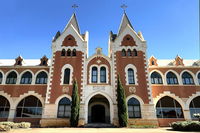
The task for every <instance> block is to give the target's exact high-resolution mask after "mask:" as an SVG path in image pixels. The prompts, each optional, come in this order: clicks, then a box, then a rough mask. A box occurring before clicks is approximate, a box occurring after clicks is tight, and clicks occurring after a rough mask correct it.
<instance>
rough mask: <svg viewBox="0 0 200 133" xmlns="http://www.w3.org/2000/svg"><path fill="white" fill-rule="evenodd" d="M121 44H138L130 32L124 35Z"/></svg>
mask: <svg viewBox="0 0 200 133" xmlns="http://www.w3.org/2000/svg"><path fill="white" fill-rule="evenodd" d="M121 45H122V46H137V45H136V43H135V41H134V39H133V37H132V36H131V35H129V34H128V35H126V36H124V38H123V40H122V43H121Z"/></svg>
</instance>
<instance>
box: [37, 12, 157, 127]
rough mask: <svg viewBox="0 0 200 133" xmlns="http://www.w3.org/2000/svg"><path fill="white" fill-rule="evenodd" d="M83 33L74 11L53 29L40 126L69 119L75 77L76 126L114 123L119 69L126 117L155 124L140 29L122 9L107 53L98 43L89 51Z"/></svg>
mask: <svg viewBox="0 0 200 133" xmlns="http://www.w3.org/2000/svg"><path fill="white" fill-rule="evenodd" d="M88 38H89V35H88V32H86V33H85V34H81V33H80V29H79V25H78V21H77V19H76V15H75V14H73V15H72V17H71V19H70V20H69V22H68V24H67V25H66V27H65V29H64V31H63V32H62V33H61V32H57V34H56V35H55V37H54V39H53V41H52V58H51V64H50V67H49V78H48V84H47V91H46V97H45V104H44V110H43V114H42V119H41V121H40V124H41V126H43V127H45V126H62V125H63V126H68V125H69V118H70V115H71V110H70V109H71V108H70V102H71V95H72V83H73V80H74V79H76V80H77V83H78V89H79V95H80V116H79V126H82V125H85V124H88V123H109V124H113V125H118V109H117V104H118V103H117V100H116V94H117V93H116V89H117V75H118V74H119V75H120V77H121V82H122V85H123V87H124V89H125V94H126V102H127V106H128V116H129V123H132V124H137V125H157V124H158V122H157V118H156V113H155V108H154V104H153V98H152V91H151V88H150V86H149V78H148V77H149V76H148V63H147V57H146V41H145V40H144V38H143V35H142V33H141V32H138V33H137V32H136V31H135V30H134V28H133V26H132V25H131V23H130V21H129V19H128V17H127V15H126V13H124V14H123V17H122V20H121V24H120V27H119V31H118V33H117V34H114V33H112V32H110V35H109V44H108V45H109V46H108V56H107V55H104V54H103V53H102V49H101V48H97V49H96V53H95V54H93V55H92V56H89V55H88Z"/></svg>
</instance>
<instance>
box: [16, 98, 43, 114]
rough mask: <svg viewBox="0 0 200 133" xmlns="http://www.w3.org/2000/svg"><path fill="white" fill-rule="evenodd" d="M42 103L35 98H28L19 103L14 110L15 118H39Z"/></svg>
mask: <svg viewBox="0 0 200 133" xmlns="http://www.w3.org/2000/svg"><path fill="white" fill-rule="evenodd" d="M41 116H42V103H41V102H40V100H39V99H38V98H37V97H35V96H28V97H26V98H24V99H22V100H21V101H20V103H19V104H18V105H17V109H16V117H30V118H41Z"/></svg>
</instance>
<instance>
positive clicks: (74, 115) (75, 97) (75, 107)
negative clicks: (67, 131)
mask: <svg viewBox="0 0 200 133" xmlns="http://www.w3.org/2000/svg"><path fill="white" fill-rule="evenodd" d="M79 110H80V99H79V93H78V85H77V81H76V80H74V83H73V90H72V105H71V117H70V125H71V127H77V126H78V120H79Z"/></svg>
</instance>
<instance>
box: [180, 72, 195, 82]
mask: <svg viewBox="0 0 200 133" xmlns="http://www.w3.org/2000/svg"><path fill="white" fill-rule="evenodd" d="M182 81H183V84H184V85H191V84H194V80H193V78H192V76H191V75H190V74H189V73H188V72H184V73H183V75H182Z"/></svg>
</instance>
